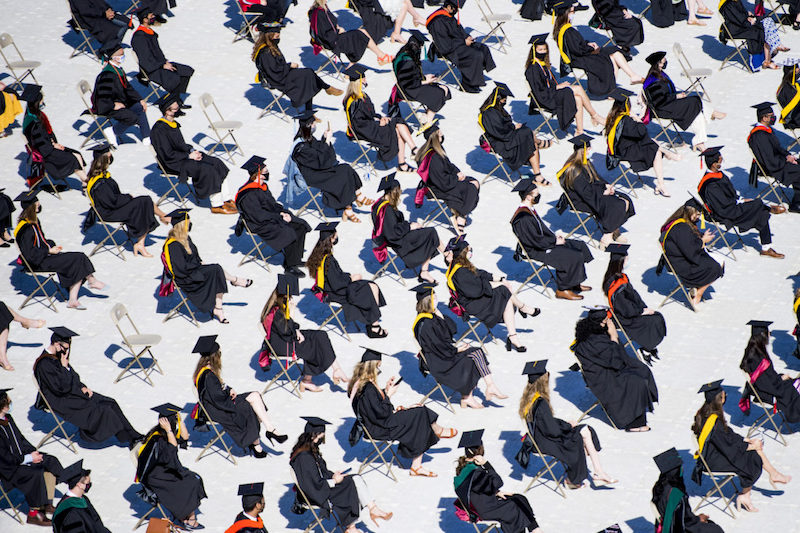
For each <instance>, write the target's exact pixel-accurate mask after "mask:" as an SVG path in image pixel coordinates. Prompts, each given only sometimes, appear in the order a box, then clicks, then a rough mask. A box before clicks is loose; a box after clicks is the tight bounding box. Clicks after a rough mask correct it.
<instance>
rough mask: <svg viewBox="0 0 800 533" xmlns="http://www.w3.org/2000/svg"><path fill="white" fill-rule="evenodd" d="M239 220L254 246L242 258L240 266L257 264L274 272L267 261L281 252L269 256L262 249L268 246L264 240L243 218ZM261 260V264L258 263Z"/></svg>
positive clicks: (240, 217)
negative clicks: (251, 229) (251, 263)
mask: <svg viewBox="0 0 800 533" xmlns="http://www.w3.org/2000/svg"><path fill="white" fill-rule="evenodd" d="M239 220H241V221H242V224H243V225H244V234H245V235H247V236H248V237H249V238H250V242H251V243H252V244H253V247H252V248H251V249H250V251H248V252H247V253H245V254H244V257H242V260H241V261H239V266H242V265H244V264H245V263H250V262H256V263H257V264H258V266H260V267H262V268H264V269H265V270H266V271H267V272H272V271H271V270H270V268H269V263H267V260H268V259H271V258H273V257H275V256H276V255H278V253H280V252H275V253H273V254H272V255H269V256H267V255H266V254H265V253H264V251H263V250H262V249H261V247H262V246H266V243H265V242H264V240H263V239H262V238H261V237H259V236H258V235H256V234H254V233H253V232H252V231H250V226H248V225H247V221H246V220H245V219H244V217H243V216H241V215H239ZM259 259H260V260H261V262H260V263H259V262H258V261H259Z"/></svg>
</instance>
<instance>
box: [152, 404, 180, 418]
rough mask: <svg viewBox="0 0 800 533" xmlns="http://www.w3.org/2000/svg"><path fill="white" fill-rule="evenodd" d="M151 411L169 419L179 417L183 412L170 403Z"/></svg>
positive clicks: (153, 408)
mask: <svg viewBox="0 0 800 533" xmlns="http://www.w3.org/2000/svg"><path fill="white" fill-rule="evenodd" d="M150 410H151V411H155V412H156V413H158V416H164V417H167V418H169V417H171V416H172V415H177V414H178V413H180V412H181V408H180V407H178V406H177V405H174V404H171V403H169V402H167V403H163V404H161V405H157V406H156V407H152V408H151V409H150Z"/></svg>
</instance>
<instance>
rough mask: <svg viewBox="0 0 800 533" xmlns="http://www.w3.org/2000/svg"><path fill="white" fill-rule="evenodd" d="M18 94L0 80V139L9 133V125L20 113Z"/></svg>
mask: <svg viewBox="0 0 800 533" xmlns="http://www.w3.org/2000/svg"><path fill="white" fill-rule="evenodd" d="M19 100H20V98H19V95H18V94H17V93H16V92H15V91H14V90H13V89H11V87H9V86H8V85H6V84H5V83H3V82H2V81H0V139H2V138H3V137H8V136H9V135H11V127H10V126H11V125H12V124H14V122H16V120H17V115H19V114H20V113H22V104H20V103H19Z"/></svg>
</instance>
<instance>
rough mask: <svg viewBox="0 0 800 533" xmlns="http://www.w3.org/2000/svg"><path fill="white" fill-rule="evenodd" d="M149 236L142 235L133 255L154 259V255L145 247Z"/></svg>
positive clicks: (134, 247) (134, 246) (135, 245)
mask: <svg viewBox="0 0 800 533" xmlns="http://www.w3.org/2000/svg"><path fill="white" fill-rule="evenodd" d="M146 237H147V235H142V236H141V237H140V238H139V240H138V241H136V244H134V245H133V255H141V256H142V257H153V254H151V253H150V252H148V251H147V248H145V247H144V240H145V238H146Z"/></svg>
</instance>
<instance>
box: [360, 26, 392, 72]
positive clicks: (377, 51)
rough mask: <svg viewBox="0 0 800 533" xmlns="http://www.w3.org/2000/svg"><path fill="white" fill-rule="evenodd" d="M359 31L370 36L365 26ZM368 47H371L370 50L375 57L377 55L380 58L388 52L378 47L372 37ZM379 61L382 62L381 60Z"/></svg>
mask: <svg viewBox="0 0 800 533" xmlns="http://www.w3.org/2000/svg"><path fill="white" fill-rule="evenodd" d="M358 31H360V32H361V33H363V34H364V35H366V36H367V37H369V33H367V30H365V29H364V28H361V29H360V30H358ZM367 48H369V50H370V52H372V53H373V54H375V57H377V58H378V59H379V60H380V59H381V58H383V57H384V56H386V53H385V52H384V51H383V50H381V49H380V48H378V45H377V44H375V41H373V40H372V37H370V38H369V43H367ZM378 62H379V63H380V61H378Z"/></svg>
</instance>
